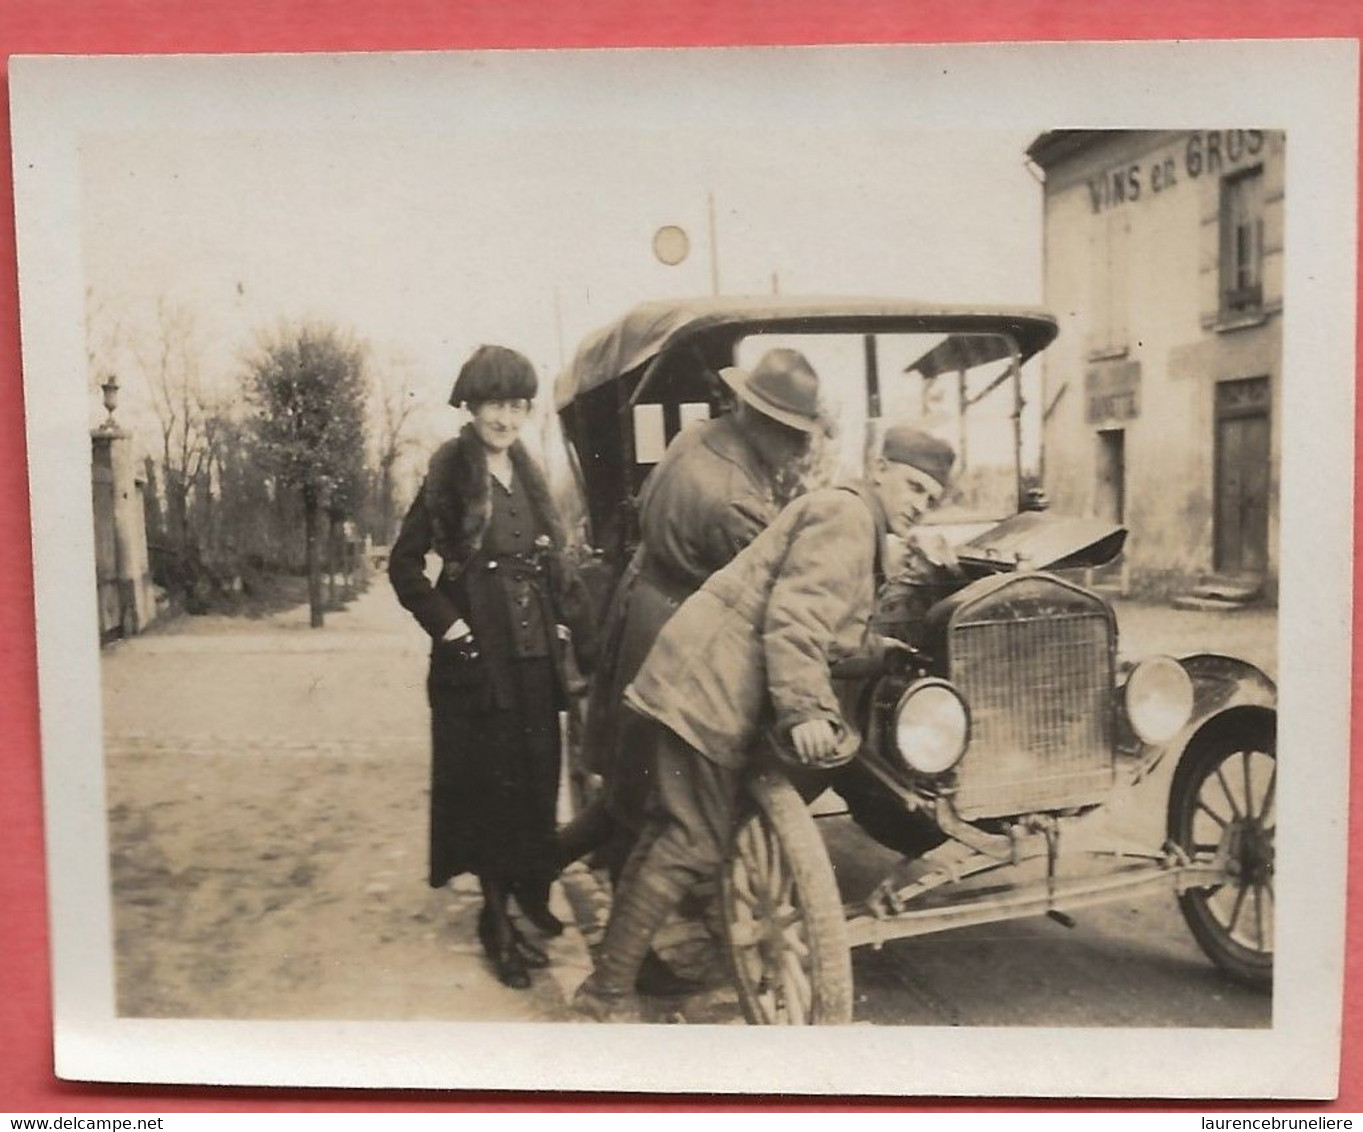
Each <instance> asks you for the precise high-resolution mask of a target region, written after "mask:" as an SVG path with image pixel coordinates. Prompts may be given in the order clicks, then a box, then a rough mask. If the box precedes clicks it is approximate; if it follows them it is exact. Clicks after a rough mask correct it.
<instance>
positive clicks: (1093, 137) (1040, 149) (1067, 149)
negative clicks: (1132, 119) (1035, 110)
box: [1027, 130, 1130, 169]
mask: <svg viewBox="0 0 1363 1132" xmlns="http://www.w3.org/2000/svg"><path fill="white" fill-rule="evenodd" d="M1129 132H1130V131H1129V130H1047V131H1046V132H1045V133H1044V134H1038V135H1037V138H1036V140H1035V141H1033V142H1032V144H1031V145H1029V146H1028V147H1027V156H1028V158H1030V159H1031V160H1032V161H1033V162H1035V163H1036V164H1037V165H1039V166H1041V168H1042V169H1050V168H1051V167H1052V166H1053V165H1058V164H1059V163H1060V162H1062V161H1064V160H1065V159H1067V158H1070V157H1074V156H1075V155H1076V154H1080V153H1083V152H1084V150H1086V149H1088V148H1089V147H1090V146H1093V145H1096V144H1097V143H1098V142H1100V141H1104V140H1106V139H1108V138H1113V137H1116V136H1118V135H1119V134H1124V133H1129Z"/></svg>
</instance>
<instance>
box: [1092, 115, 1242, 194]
mask: <svg viewBox="0 0 1363 1132" xmlns="http://www.w3.org/2000/svg"><path fill="white" fill-rule="evenodd" d="M1263 148H1264V131H1263V130H1201V131H1198V132H1197V133H1192V134H1189V135H1188V137H1187V139H1186V140H1185V141H1184V142H1183V143H1182V145H1181V146H1180V147H1179V148H1178V149H1177V150H1174V151H1165V152H1163V153H1159V154H1156V155H1155V156H1154V157H1153V158H1152V159H1150V160H1148V162H1146V163H1141V162H1132V163H1131V164H1128V165H1118V166H1116V167H1115V168H1113V169H1108V170H1106V171H1105V172H1103V173H1099V174H1097V175H1096V176H1093V177H1090V178H1089V179H1088V190H1089V204H1090V205H1091V206H1092V207H1093V211H1094V212H1102V211H1103V210H1104V209H1108V208H1115V207H1117V206H1118V205H1122V204H1130V203H1132V202H1133V201H1138V200H1140V199H1141V197H1142V196H1143V195H1146V194H1154V193H1162V192H1167V191H1168V190H1169V189H1172V188H1173V187H1174V186H1175V185H1177V184H1178V183H1179V182H1180V181H1185V180H1187V181H1195V180H1197V178H1198V177H1201V176H1203V175H1204V174H1205V175H1206V176H1209V177H1215V176H1216V175H1217V174H1218V173H1220V172H1221V171H1222V170H1224V169H1230V168H1234V167H1235V166H1237V165H1240V164H1241V163H1243V162H1244V161H1246V160H1247V159H1249V158H1253V157H1255V156H1257V155H1258V154H1259V152H1260V151H1261V150H1262V149H1263Z"/></svg>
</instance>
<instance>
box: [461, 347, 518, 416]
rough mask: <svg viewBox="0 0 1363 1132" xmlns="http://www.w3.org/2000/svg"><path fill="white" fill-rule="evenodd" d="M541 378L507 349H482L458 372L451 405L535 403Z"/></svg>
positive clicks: (475, 351)
mask: <svg viewBox="0 0 1363 1132" xmlns="http://www.w3.org/2000/svg"><path fill="white" fill-rule="evenodd" d="M538 391H539V378H537V377H536V376H535V367H534V366H533V365H531V364H530V359H529V358H527V357H526V356H525V355H524V354H518V353H517V352H516V351H515V350H509V349H507V348H506V347H505V346H479V347H478V349H476V350H474V351H473V354H472V355H471V356H470V357H469V360H468V361H466V362H465V363H464V364H463V366H462V367H461V368H460V370H459V376H458V377H457V378H455V380H454V389H453V390H451V392H450V404H451V405H454V406H455V407H456V408H457V407H458V406H460V405H478V404H481V403H482V402H484V401H515V400H519V399H521V398H524V399H525V400H527V401H531V400H534V397H535V394H536V393H537V392H538Z"/></svg>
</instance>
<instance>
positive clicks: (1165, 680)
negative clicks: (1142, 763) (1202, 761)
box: [1126, 656, 1193, 743]
mask: <svg viewBox="0 0 1363 1132" xmlns="http://www.w3.org/2000/svg"><path fill="white" fill-rule="evenodd" d="M1192 714H1193V682H1192V680H1191V678H1190V677H1189V676H1188V673H1187V672H1185V671H1184V669H1183V665H1181V664H1179V662H1178V661H1176V660H1173V659H1172V658H1170V657H1167V656H1152V657H1149V658H1147V659H1145V660H1143V661H1141V662H1140V663H1139V664H1138V665H1136V667H1135V668H1133V669H1132V670H1131V675H1130V676H1129V677H1127V681H1126V716H1127V718H1128V719H1129V720H1130V721H1131V728H1132V730H1133V731H1135V732H1136V734H1137V735H1138V736H1139V737H1140V738H1141V740H1142V741H1143V742H1146V743H1167V742H1168V741H1169V740H1170V739H1172V738H1173V737H1174V736H1175V735H1177V734H1178V733H1179V731H1181V730H1182V729H1183V726H1184V724H1186V723H1187V722H1188V720H1189V719H1190V718H1191V717H1192Z"/></svg>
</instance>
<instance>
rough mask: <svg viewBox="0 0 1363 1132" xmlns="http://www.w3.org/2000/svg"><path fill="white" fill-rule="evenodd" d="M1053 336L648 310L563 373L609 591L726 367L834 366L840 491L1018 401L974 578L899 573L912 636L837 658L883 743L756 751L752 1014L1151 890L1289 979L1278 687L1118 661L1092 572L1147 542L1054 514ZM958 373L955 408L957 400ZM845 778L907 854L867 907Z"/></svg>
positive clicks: (797, 302)
mask: <svg viewBox="0 0 1363 1132" xmlns="http://www.w3.org/2000/svg"><path fill="white" fill-rule="evenodd" d="M1057 332H1058V327H1057V323H1056V320H1055V319H1054V317H1052V316H1051V315H1050V314H1048V313H1047V312H1045V311H1042V310H1037V309H1034V308H1021V307H1019V308H1011V307H1010V308H1004V307H993V308H985V307H978V308H977V307H945V306H936V305H931V304H918V303H912V302H906V301H900V300H895V299H851V298H833V299H827V298H808V299H804V298H793V297H786V296H770V297H752V298H741V299H735V298H725V297H709V298H700V299H692V300H679V301H667V302H652V303H645V304H642V305H641V306H639V307H637V308H635V309H634V310H631V311H630V312H628V313H627V314H625V315H624V316H623V317H622V318H621V319H619V320H618V321H617V322H615V323H613V324H612V325H610V326H608V327H605V328H604V329H602V330H601V331H598V332H597V333H596V334H594V335H592V336H590V337H589V338H588V339H587V340H586V341H585V342H584V343H583V345H582V347H581V348H580V349H579V350H578V352H577V354H576V356H575V358H574V360H573V361H572V363H571V364H570V365H569V366H567V367H566V368H565V369H564V371H563V373H562V374H561V375H560V376H559V378H558V380H557V383H556V386H555V401H556V407H557V410H558V414H559V418H560V420H561V422H562V425H563V430H564V434H565V437H566V439H567V441H568V443H569V445H570V448H571V450H572V452H573V453H574V456H575V464H574V466H575V474H576V478H577V482H578V485H579V487H580V489H581V491H582V492H583V495H584V500H585V510H586V513H587V515H588V520H589V522H590V524H591V528H592V533H593V541H594V543H595V544H596V545H597V547H598V551H599V553H598V554H597V555H596V561H597V562H598V563H599V565H600V568H601V569H602V570H604V571H605V572H606V573H607V574H608V575H611V576H618V574H619V572H620V571H621V570H622V569H623V568H624V565H625V563H626V562H627V561H628V558H629V555H630V554H631V553H632V551H633V548H634V545H635V543H636V542H637V537H638V536H637V527H636V526H635V524H634V517H633V510H632V507H633V498H634V495H635V493H636V492H637V491H638V489H639V487H640V486H641V484H642V482H643V480H644V478H645V477H646V476H647V474H648V472H649V470H650V469H651V467H652V465H653V464H654V463H656V461H657V459H658V457H659V456H660V455H661V452H662V450H663V448H664V447H665V446H666V444H667V443H668V442H669V441H670V440H671V439H672V438H673V437H674V436H675V435H676V433H677V432H678V431H679V430H680V429H681V428H682V427H684V425H685V424H686V423H687V421H688V420H691V419H696V418H699V417H707V416H712V415H716V414H718V413H720V412H723V411H725V408H726V406H725V403H724V401H725V397H724V390H723V386H722V383H720V382H718V381H716V380H715V379H714V374H715V372H716V371H717V370H718V369H720V368H721V367H723V366H727V365H732V364H743V363H744V361H745V359H748V358H753V357H756V356H757V354H758V353H759V352H761V351H763V350H765V349H767V348H768V347H770V346H772V345H795V346H797V347H798V348H800V349H802V350H804V351H805V352H806V353H807V354H808V355H809V356H810V357H811V358H812V359H814V361H815V367H816V369H818V371H819V372H820V374H821V378H822V384H823V387H824V388H825V390H826V391H827V392H828V395H829V399H830V406H829V414H830V418H831V419H834V420H836V421H837V423H838V426H839V427H838V428H837V429H836V436H835V438H834V439H832V440H830V441H829V452H828V453H825V457H826V458H825V460H824V463H825V465H826V469H825V470H826V471H827V472H829V474H838V473H846V474H855V473H856V472H857V470H858V468H859V466H860V462H861V461H862V460H863V459H864V457H865V455H866V453H868V452H870V451H873V450H874V449H873V446H874V441H875V437H876V433H877V428H878V426H879V423H880V421H881V420H882V419H884V418H886V417H891V418H894V417H903V416H904V415H906V412H908V410H910V409H912V410H915V411H917V412H918V414H919V415H920V417H921V419H922V420H923V421H925V422H926V423H928V424H934V423H935V424H936V426H937V427H939V429H940V428H945V429H947V431H950V430H951V429H953V428H955V429H960V430H961V432H960V439H961V440H962V441H963V440H964V439H965V438H966V436H967V434H966V432H965V431H964V430H965V428H966V424H968V410H970V409H971V408H973V407H974V406H976V405H979V404H983V403H985V399H986V398H987V397H994V398H995V400H996V403H998V404H999V405H1000V411H998V412H997V413H996V414H995V417H994V418H993V419H992V423H991V421H990V420H989V419H988V418H986V419H985V421H984V424H983V426H982V427H986V430H987V429H988V428H992V429H993V431H994V434H995V440H996V441H998V440H1000V439H1001V438H1005V437H1006V438H1007V439H1008V440H1009V441H1010V447H1011V451H1010V452H1008V453H1007V454H1006V458H1003V459H999V458H997V455H998V452H999V451H1000V450H1001V448H1002V447H1003V446H1002V445H1000V444H997V443H996V444H995V445H994V446H993V448H994V453H995V457H996V458H995V460H994V462H993V464H992V465H991V464H989V463H988V462H987V461H981V460H980V459H978V458H977V457H972V458H974V459H975V462H974V463H973V464H972V463H970V462H968V461H965V460H963V461H962V462H964V463H965V464H966V466H965V467H964V468H963V469H962V474H961V477H960V479H961V481H962V486H961V490H960V491H959V492H958V498H957V500H956V502H955V505H954V507H953V508H951V509H950V510H949V513H948V515H947V519H948V520H949V522H948V525H946V526H944V527H943V528H942V529H943V531H944V532H950V533H951V534H952V537H954V539H955V548H954V549H955V557H956V559H957V563H958V564H957V566H956V568H955V569H953V570H951V571H937V572H935V573H933V572H928V573H926V574H924V573H923V572H918V573H916V574H905V575H903V576H899V577H895V578H891V579H890V580H889V581H888V582H887V583H886V585H885V586H884V587H882V589H881V592H880V593H879V595H878V600H877V609H876V613H875V616H874V618H873V622H872V627H873V628H874V629H875V630H876V632H877V633H878V634H879V635H880V636H881V637H882V638H883V639H884V640H886V641H888V642H891V643H892V647H889V648H882V649H878V650H876V651H875V652H873V653H868V654H867V655H866V656H864V657H854V658H851V659H849V660H845V661H842V662H839V663H838V664H837V665H835V667H834V670H833V672H832V676H833V678H834V683H835V687H836V688H837V689H838V692H839V697H840V701H841V703H842V704H843V707H844V710H845V714H846V716H847V718H848V720H849V721H852V722H854V723H855V725H856V726H857V728H858V730H859V733H860V735H861V737H862V742H861V746H860V749H859V750H858V751H857V752H856V754H855V756H854V757H853V758H852V759H851V761H850V762H847V763H846V764H845V765H842V766H839V767H836V768H826V769H822V770H813V769H810V768H808V767H802V766H799V765H797V764H796V762H795V761H794V760H793V759H791V758H790V757H789V755H788V753H787V752H783V751H781V750H780V749H779V747H778V746H777V745H776V744H774V743H770V742H768V743H767V744H766V745H765V746H764V750H763V751H762V752H760V755H761V757H760V758H758V759H757V760H755V765H756V767H757V769H756V771H755V772H754V774H753V775H752V777H751V780H750V782H749V784H748V791H749V794H750V798H751V808H750V812H749V814H748V816H747V817H746V818H745V819H744V820H743V821H742V823H741V824H740V826H739V828H738V830H737V833H736V836H735V837H734V840H733V844H732V847H731V851H730V853H729V856H728V859H727V861H726V864H725V866H724V868H723V870H722V874H721V876H720V878H719V884H718V909H719V913H720V915H719V919H720V921H721V923H722V925H723V937H724V949H725V952H726V954H727V956H728V961H729V967H730V972H731V974H732V977H733V981H734V985H735V988H736V990H737V993H738V998H739V1001H740V1003H741V1005H742V1008H743V1012H744V1014H745V1016H746V1018H747V1019H748V1021H749V1022H752V1023H755V1024H787V1025H804V1024H825V1023H846V1022H849V1021H851V1019H852V1003H853V986H852V966H851V957H850V956H851V950H852V949H853V948H856V947H867V946H869V947H879V946H881V945H883V944H884V943H886V942H888V941H891V940H896V939H902V938H906V937H909V936H917V935H923V934H927V933H930V932H939V931H945V930H948V929H952V928H956V927H963V926H967V925H979V924H987V923H995V922H1000V921H1004V920H1013V919H1018V918H1021V917H1028V916H1045V915H1049V916H1051V917H1052V918H1055V919H1058V920H1060V921H1061V922H1069V920H1070V914H1071V913H1072V912H1074V911H1075V910H1078V909H1082V908H1085V907H1089V906H1092V905H1096V904H1100V903H1104V902H1108V901H1115V900H1125V899H1128V898H1130V897H1132V896H1133V895H1135V894H1138V893H1147V892H1152V891H1164V892H1167V893H1169V894H1170V896H1171V897H1172V898H1176V899H1177V901H1178V904H1179V906H1180V908H1181V910H1182V914H1183V918H1184V920H1185V922H1186V924H1187V927H1188V929H1189V930H1190V931H1191V933H1192V936H1193V938H1194V939H1195V940H1196V942H1197V944H1198V945H1199V947H1200V948H1201V949H1202V951H1203V952H1204V953H1205V954H1206V956H1207V957H1208V958H1209V959H1210V960H1211V962H1212V963H1214V964H1215V965H1216V966H1217V967H1219V968H1220V969H1221V970H1222V971H1223V972H1224V973H1225V974H1226V975H1227V976H1229V977H1231V978H1233V979H1236V980H1239V981H1241V982H1244V983H1247V984H1250V985H1252V986H1255V987H1259V988H1263V989H1265V990H1266V989H1268V988H1270V987H1271V985H1272V975H1273V938H1274V927H1273V907H1274V836H1275V825H1276V817H1275V813H1276V811H1275V795H1276V783H1277V752H1276V724H1277V707H1276V700H1277V693H1276V688H1275V686H1274V683H1273V681H1272V680H1271V679H1270V678H1269V676H1268V675H1267V674H1265V673H1264V672H1263V671H1261V670H1260V669H1258V668H1256V667H1255V666H1254V665H1252V664H1250V663H1248V662H1247V661H1245V660H1241V659H1238V658H1236V657H1233V656H1229V655H1224V654H1222V653H1218V652H1215V651H1206V652H1199V653H1196V654H1193V655H1180V656H1147V657H1142V658H1139V659H1136V660H1129V659H1124V658H1123V657H1122V654H1121V651H1120V649H1119V639H1118V625H1117V619H1116V616H1115V614H1114V611H1113V606H1112V604H1111V602H1110V601H1109V600H1108V599H1107V598H1106V597H1105V596H1104V595H1103V593H1101V592H1099V591H1098V590H1096V589H1094V588H1092V587H1091V586H1088V585H1086V584H1085V583H1086V581H1087V580H1089V579H1090V578H1091V577H1092V576H1093V572H1094V571H1099V570H1101V569H1102V568H1104V567H1105V566H1107V565H1108V564H1110V563H1112V562H1113V561H1114V560H1116V559H1117V557H1118V556H1119V555H1120V554H1121V552H1122V549H1123V546H1124V544H1125V540H1126V539H1127V537H1128V532H1127V531H1126V530H1125V529H1124V528H1122V527H1120V526H1117V525H1114V524H1111V523H1108V522H1106V521H1103V520H1098V519H1093V518H1089V517H1084V516H1064V515H1059V514H1056V513H1054V512H1053V511H1051V510H1050V509H1048V508H1047V507H1046V505H1045V494H1044V486H1045V485H1044V482H1042V481H1041V479H1040V478H1039V476H1038V474H1037V471H1036V468H1035V465H1037V464H1039V463H1040V461H1039V459H1038V456H1037V454H1029V453H1028V452H1027V451H1026V442H1025V437H1024V430H1023V425H1022V418H1023V408H1024V405H1025V400H1026V397H1025V387H1024V385H1025V383H1024V368H1025V366H1026V364H1027V363H1028V361H1029V360H1030V359H1032V358H1033V357H1035V356H1036V355H1037V354H1039V353H1040V352H1041V351H1042V350H1044V349H1045V348H1046V347H1047V346H1048V345H1049V344H1050V343H1051V342H1052V341H1053V340H1054V338H1055V337H1056V334H1057ZM853 363H856V364H853ZM972 382H973V384H974V387H975V388H974V391H973V392H972V391H971V384H972ZM943 383H945V386H946V389H947V390H948V392H949V391H951V390H952V387H953V386H954V392H955V394H956V397H955V399H954V405H953V404H951V403H950V401H951V399H950V398H949V397H947V398H946V400H947V401H948V403H947V405H946V406H945V409H943V406H942V401H943V399H944V396H943V392H942V386H943ZM887 410H889V411H887ZM976 411H977V413H979V412H980V410H978V409H977V410H976ZM963 422H965V423H963ZM958 447H959V448H961V449H964V448H965V447H966V445H965V444H964V443H959V444H958ZM971 448H972V453H974V452H975V451H976V446H974V445H972V446H971ZM961 455H962V456H963V457H964V456H965V452H964V451H962V452H961ZM601 588H602V592H608V590H609V587H608V586H605V587H601ZM622 710H623V709H622ZM1162 764H1166V765H1172V766H1173V767H1174V770H1173V774H1172V779H1171V785H1170V788H1169V792H1168V798H1167V805H1166V820H1165V834H1164V839H1163V840H1162V841H1161V842H1159V843H1151V844H1145V845H1131V844H1128V843H1125V842H1122V841H1118V840H1116V839H1115V836H1114V835H1113V834H1111V833H1109V832H1108V831H1107V829H1106V828H1105V826H1104V824H1103V822H1102V821H1101V817H1102V814H1103V811H1104V809H1105V807H1107V806H1109V805H1110V804H1111V803H1112V802H1113V800H1114V798H1115V797H1116V796H1117V795H1118V793H1119V792H1120V791H1122V790H1123V788H1125V787H1128V786H1131V785H1134V784H1135V783H1137V782H1140V781H1141V780H1143V779H1146V778H1147V777H1149V776H1150V774H1151V772H1152V771H1153V770H1154V769H1155V768H1156V767H1157V766H1160V765H1162ZM830 789H831V790H833V791H835V792H836V793H837V794H838V795H840V796H841V797H842V798H843V799H844V801H845V803H846V805H847V808H848V811H849V812H850V814H851V817H852V818H853V819H854V820H855V821H856V823H857V824H858V825H859V826H860V827H861V828H862V829H863V830H864V831H865V832H866V833H867V834H869V835H870V836H871V837H872V838H873V839H874V840H876V841H878V842H879V843H881V844H882V845H885V846H887V847H889V848H890V849H892V850H894V851H895V853H896V854H898V855H899V856H898V859H897V860H896V862H895V864H894V866H893V867H892V868H891V869H889V871H888V873H887V874H886V875H885V876H884V877H883V879H882V880H881V881H880V883H879V884H878V885H877V886H876V887H875V888H874V890H873V891H872V892H871V893H870V895H869V896H868V897H866V898H865V899H863V900H859V901H858V902H856V903H855V904H852V905H848V906H844V904H843V901H842V897H841V895H840V893H839V889H838V884H837V881H836V877H835V874H834V870H833V867H832V864H831V862H830V859H829V854H828V851H827V849H826V847H825V844H824V841H823V839H822V837H821V834H820V831H819V827H818V823H817V821H816V819H815V818H814V816H813V815H812V813H811V810H810V806H809V803H810V802H811V801H813V800H814V799H816V798H818V797H819V796H820V795H821V794H823V793H824V791H826V790H830Z"/></svg>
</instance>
